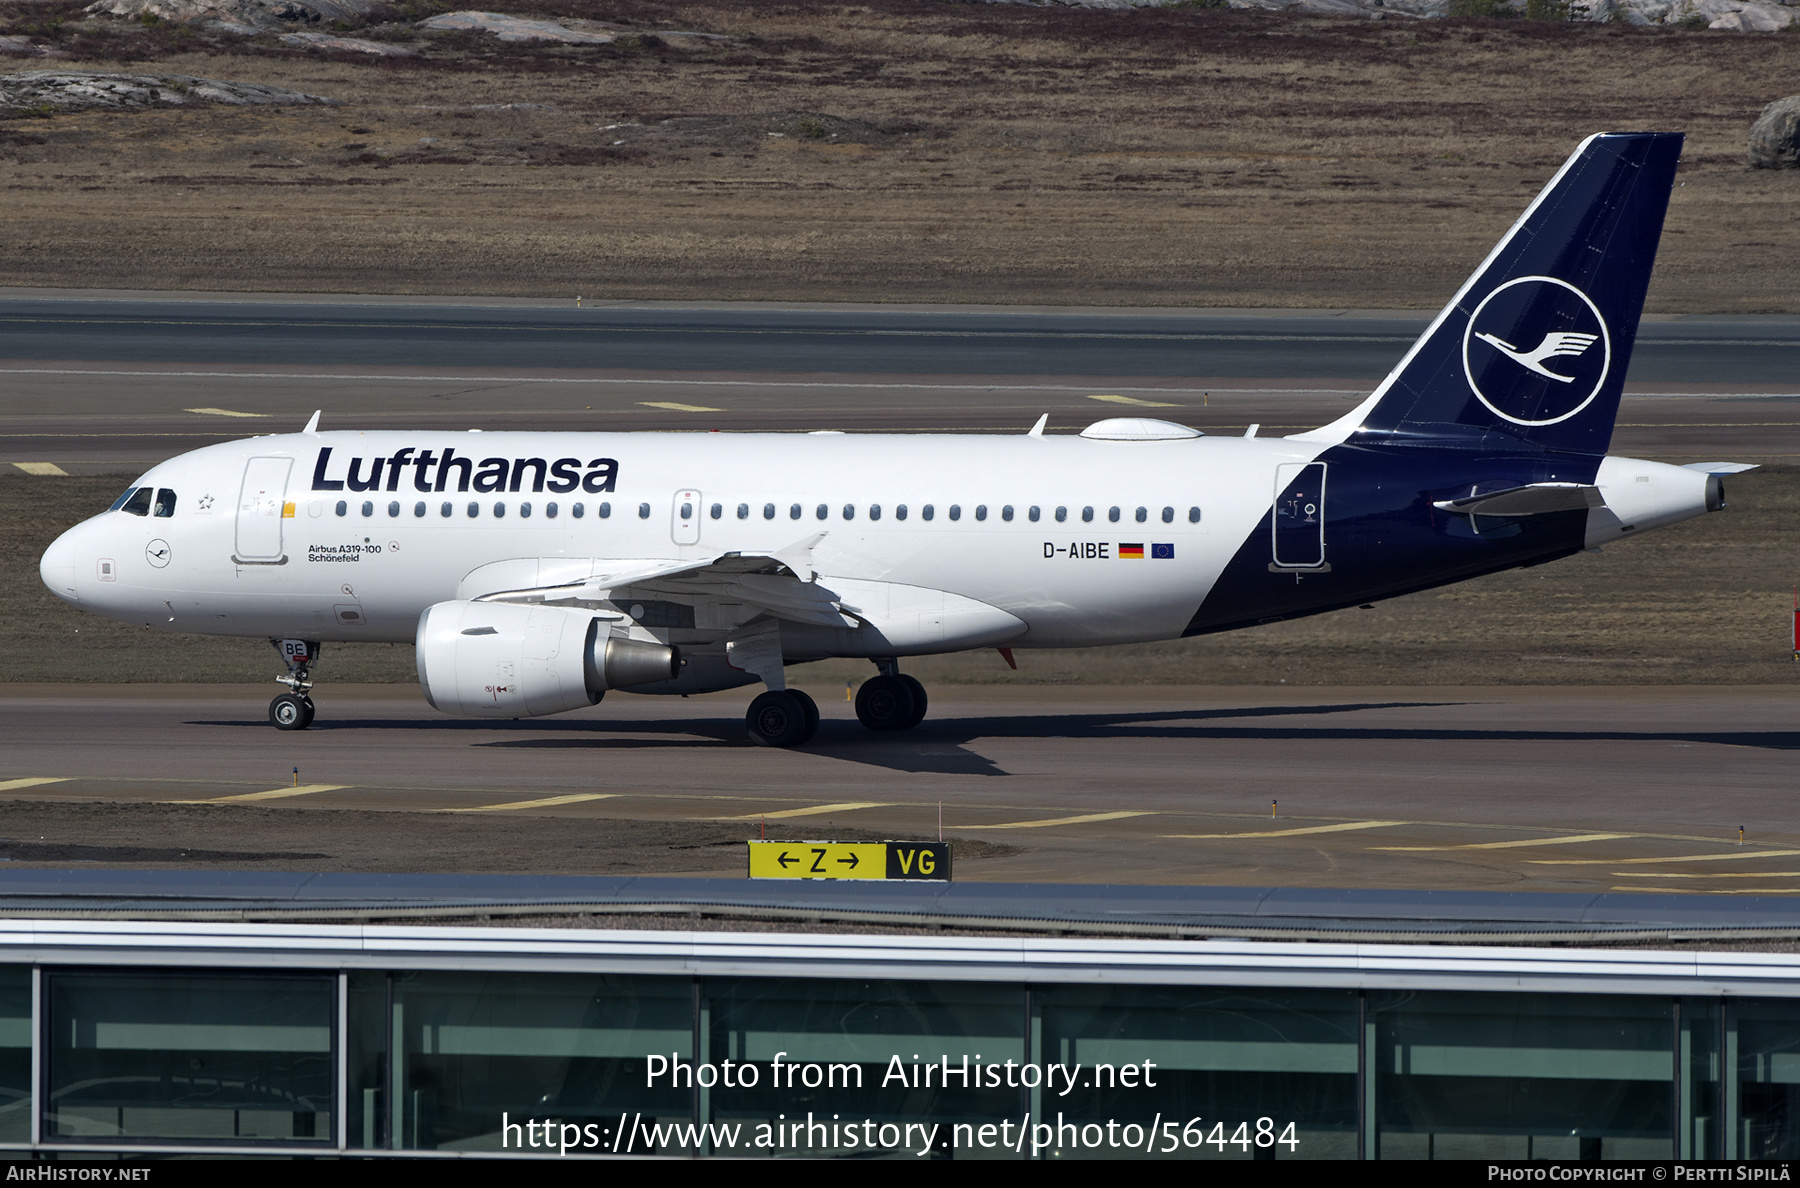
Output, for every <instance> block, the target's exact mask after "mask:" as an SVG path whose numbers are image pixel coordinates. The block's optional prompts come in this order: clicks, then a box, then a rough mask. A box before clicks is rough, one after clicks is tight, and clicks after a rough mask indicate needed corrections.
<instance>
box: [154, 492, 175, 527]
mask: <svg viewBox="0 0 1800 1188" xmlns="http://www.w3.org/2000/svg"><path fill="white" fill-rule="evenodd" d="M151 514H153V515H156V516H160V517H162V518H163V519H165V520H166V519H168V518H169V517H170V516H172V515H174V514H175V492H173V491H171V490H169V489H168V488H167V487H159V488H157V492H156V506H155V508H153V509H152V513H151Z"/></svg>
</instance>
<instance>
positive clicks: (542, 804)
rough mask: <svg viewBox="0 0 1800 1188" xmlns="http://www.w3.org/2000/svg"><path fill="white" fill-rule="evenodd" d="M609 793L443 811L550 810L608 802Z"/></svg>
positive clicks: (611, 794)
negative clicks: (595, 801)
mask: <svg viewBox="0 0 1800 1188" xmlns="http://www.w3.org/2000/svg"><path fill="white" fill-rule="evenodd" d="M613 795H614V793H611V792H583V793H577V794H575V795H572V796H546V797H544V798H543V799H542V800H514V801H511V802H509V803H507V804H484V805H479V806H477V807H476V808H462V809H445V810H444V811H445V812H448V813H500V812H506V811H508V810H510V809H528V808H550V807H551V806H552V805H558V804H580V803H581V802H582V801H584V800H609V799H611V798H612V796H613Z"/></svg>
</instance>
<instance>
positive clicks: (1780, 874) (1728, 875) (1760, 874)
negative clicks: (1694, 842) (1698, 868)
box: [1611, 870, 1800, 879]
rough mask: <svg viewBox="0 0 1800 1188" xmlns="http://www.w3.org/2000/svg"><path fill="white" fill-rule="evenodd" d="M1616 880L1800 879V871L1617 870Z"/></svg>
mask: <svg viewBox="0 0 1800 1188" xmlns="http://www.w3.org/2000/svg"><path fill="white" fill-rule="evenodd" d="M1611 873H1612V877H1613V878H1615V879H1800V870H1749V871H1746V870H1728V871H1725V872H1724V873H1723V874H1681V873H1674V874H1662V873H1660V872H1658V871H1651V870H1615V871H1613V872H1611Z"/></svg>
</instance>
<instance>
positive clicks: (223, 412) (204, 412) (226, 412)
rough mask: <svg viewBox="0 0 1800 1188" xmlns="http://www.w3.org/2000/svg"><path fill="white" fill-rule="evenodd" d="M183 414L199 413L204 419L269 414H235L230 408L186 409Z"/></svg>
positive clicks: (264, 415)
mask: <svg viewBox="0 0 1800 1188" xmlns="http://www.w3.org/2000/svg"><path fill="white" fill-rule="evenodd" d="M182 411H183V412H191V413H199V414H200V415H201V416H203V417H266V416H268V415H269V414H268V413H247V412H233V411H232V410H231V409H229V408H186V409H183V410H182Z"/></svg>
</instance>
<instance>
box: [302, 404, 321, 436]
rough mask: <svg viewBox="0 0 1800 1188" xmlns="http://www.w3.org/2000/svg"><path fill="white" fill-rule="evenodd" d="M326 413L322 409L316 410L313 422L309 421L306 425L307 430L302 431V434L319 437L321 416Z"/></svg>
mask: <svg viewBox="0 0 1800 1188" xmlns="http://www.w3.org/2000/svg"><path fill="white" fill-rule="evenodd" d="M324 411H325V410H324V409H322V408H320V409H314V410H313V415H312V420H310V421H308V422H307V423H306V428H304V429H302V430H300V432H302V433H304V434H306V436H308V437H317V436H318V435H319V414H320V413H322V412H324Z"/></svg>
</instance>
